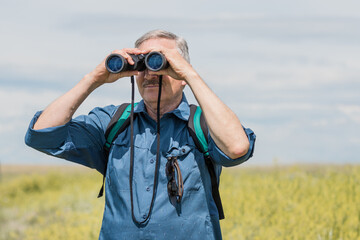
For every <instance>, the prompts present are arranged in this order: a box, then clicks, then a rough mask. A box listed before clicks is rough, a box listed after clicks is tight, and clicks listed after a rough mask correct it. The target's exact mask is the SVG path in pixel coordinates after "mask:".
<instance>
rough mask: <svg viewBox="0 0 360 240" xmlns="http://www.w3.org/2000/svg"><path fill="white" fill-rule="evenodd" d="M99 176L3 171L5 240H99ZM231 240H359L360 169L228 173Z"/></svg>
mask: <svg viewBox="0 0 360 240" xmlns="http://www.w3.org/2000/svg"><path fill="white" fill-rule="evenodd" d="M101 180H102V176H101V175H100V174H98V173H97V172H95V171H93V170H87V169H85V168H79V167H73V166H72V167H25V166H2V168H1V178H0V183H1V185H0V192H1V198H0V239H1V240H12V239H25V240H30V239H36V240H42V239H53V240H57V239H97V237H98V234H99V231H100V226H101V220H102V212H103V208H104V199H103V198H102V199H97V198H96V195H97V193H98V190H99V187H100V183H101ZM220 192H221V196H222V201H223V205H224V211H225V216H226V219H225V220H222V221H221V227H222V232H223V238H224V239H225V240H226V239H240V240H241V239H251V240H253V239H276V240H277V239H306V240H308V239H315V240H321V239H328V240H333V239H349V240H356V239H360V166H359V165H347V166H345V165H344V166H327V165H319V166H286V167H281V166H273V167H267V168H256V167H246V166H245V167H244V165H243V166H241V167H238V168H225V169H224V170H223V174H222V177H221V187H220Z"/></svg>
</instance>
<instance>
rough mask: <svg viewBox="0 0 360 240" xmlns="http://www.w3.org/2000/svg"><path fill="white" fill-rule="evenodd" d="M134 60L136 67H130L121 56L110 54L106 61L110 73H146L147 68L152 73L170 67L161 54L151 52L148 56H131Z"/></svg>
mask: <svg viewBox="0 0 360 240" xmlns="http://www.w3.org/2000/svg"><path fill="white" fill-rule="evenodd" d="M129 55H130V56H131V58H132V59H133V60H134V65H130V64H129V63H128V62H127V61H126V59H125V58H124V57H123V56H121V55H120V54H117V53H113V54H110V55H109V56H108V57H107V58H106V61H105V66H106V69H107V70H108V71H109V72H110V73H119V72H124V71H144V70H145V69H146V68H147V69H149V70H150V71H154V72H157V71H160V70H162V69H165V68H167V67H168V66H169V63H168V62H167V61H166V58H165V57H164V55H163V54H162V53H160V52H156V51H153V52H150V53H148V54H139V55H135V54H129Z"/></svg>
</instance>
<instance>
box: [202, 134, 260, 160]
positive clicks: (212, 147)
mask: <svg viewBox="0 0 360 240" xmlns="http://www.w3.org/2000/svg"><path fill="white" fill-rule="evenodd" d="M244 131H245V133H246V135H247V137H248V139H249V143H250V146H249V150H248V152H247V153H246V154H245V155H244V156H242V157H240V158H236V159H231V158H230V157H228V156H227V155H226V154H225V153H224V152H223V151H221V150H220V148H219V147H218V146H216V144H215V142H214V140H213V139H212V138H211V136H210V134H209V135H208V138H209V154H210V156H211V158H212V159H213V161H214V162H215V163H216V164H218V165H221V166H224V167H232V166H236V165H239V164H241V163H243V162H245V161H246V160H248V159H249V158H251V157H252V155H253V152H254V147H255V140H256V135H255V133H254V132H253V131H252V130H251V129H250V128H244Z"/></svg>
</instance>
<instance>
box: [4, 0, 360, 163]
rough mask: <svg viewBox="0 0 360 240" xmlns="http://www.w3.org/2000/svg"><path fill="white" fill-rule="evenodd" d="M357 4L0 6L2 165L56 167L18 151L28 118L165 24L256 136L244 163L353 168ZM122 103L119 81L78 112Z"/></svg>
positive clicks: (357, 109)
mask: <svg viewBox="0 0 360 240" xmlns="http://www.w3.org/2000/svg"><path fill="white" fill-rule="evenodd" d="M359 9H360V3H359V2H358V1H341V2H340V1H325V0H322V1H297V2H293V1H285V0H284V1H265V0H257V1H246V2H245V1H235V0H233V1H221V2H219V1H206V0H200V1H188V0H183V1H178V2H175V1H156V2H154V1H129V2H123V1H101V2H100V1H79V0H72V1H67V0H66V1H61V2H60V1H54V2H52V1H44V0H39V1H16V0H15V1H1V2H0V35H1V38H0V39H1V40H0V41H1V44H0V53H1V54H0V72H1V74H0V100H1V101H0V110H1V115H0V162H1V163H27V164H37V163H47V164H59V163H63V161H62V160H56V159H54V158H50V157H48V156H44V155H43V154H41V153H38V152H36V151H34V150H32V149H29V148H27V147H26V146H25V144H24V141H23V139H24V134H25V132H26V129H27V126H28V123H29V121H30V119H31V118H32V116H33V114H34V113H35V112H36V111H37V110H41V109H43V108H45V107H46V106H47V105H48V104H49V103H50V102H51V101H53V100H54V99H55V98H57V97H59V96H60V95H62V94H63V93H65V92H66V91H67V90H69V89H70V88H71V87H72V86H74V85H75V84H76V83H77V82H78V81H79V80H80V79H81V78H82V77H83V76H84V75H85V74H86V73H88V72H90V71H91V70H92V69H93V68H94V67H96V65H97V64H98V63H100V62H101V60H102V59H103V58H105V57H106V55H107V54H108V53H110V52H111V51H112V50H114V49H121V48H124V47H132V46H133V44H134V41H135V40H136V39H137V38H138V37H139V36H140V35H142V34H143V33H145V32H147V31H149V30H152V29H165V30H169V31H172V32H174V33H176V34H178V35H182V36H183V37H184V38H185V39H186V40H187V41H188V43H189V48H190V57H191V63H192V65H193V66H194V68H195V69H196V70H197V71H198V72H199V73H200V75H201V76H202V77H203V78H204V80H205V81H206V82H207V84H208V85H209V86H210V87H211V88H212V89H213V90H214V91H215V92H216V93H217V95H218V96H219V97H220V98H221V99H222V100H223V101H224V102H225V103H226V104H228V105H229V106H230V107H231V108H232V109H233V111H234V112H235V113H236V114H237V115H238V117H239V118H240V120H241V121H242V123H243V124H244V125H245V126H246V127H250V128H252V129H253V130H254V131H255V132H256V134H257V136H258V138H257V143H256V149H255V154H254V157H253V158H252V159H251V161H250V162H249V163H248V164H254V165H260V164H272V163H273V160H274V159H277V161H278V162H279V163H281V164H291V163H360V157H359V156H360V150H359V149H360V94H359V92H360V81H359V78H360V54H359V53H360V45H359V42H360V30H359V29H360V28H359V26H360V11H359ZM186 94H187V96H188V99H189V100H190V101H191V102H195V100H194V98H193V97H192V96H191V92H189V89H187V90H186ZM137 98H138V99H139V97H138V96H137ZM129 99H130V84H129V80H128V79H121V80H120V81H118V82H116V83H115V84H113V85H107V86H103V87H101V88H99V89H97V90H96V91H95V92H94V93H93V94H92V95H91V96H90V97H89V98H88V99H87V100H86V101H85V103H84V104H83V105H82V106H81V107H80V109H79V110H78V112H77V113H76V115H79V114H86V113H87V112H89V111H90V110H91V109H92V108H93V107H96V106H105V105H108V104H120V103H122V102H124V101H129Z"/></svg>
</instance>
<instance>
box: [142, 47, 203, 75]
mask: <svg viewBox="0 0 360 240" xmlns="http://www.w3.org/2000/svg"><path fill="white" fill-rule="evenodd" d="M152 51H158V52H161V53H162V54H163V55H164V56H165V58H166V60H167V61H168V63H169V67H168V68H166V69H163V70H160V71H158V72H152V71H149V74H155V75H168V76H170V77H172V78H174V79H176V80H183V81H187V79H189V78H191V77H192V76H195V75H197V73H196V72H195V70H194V69H193V67H192V66H191V64H190V63H188V62H187V61H186V60H185V59H184V58H183V56H182V55H181V54H180V53H179V51H178V50H177V49H169V48H151V49H147V50H146V51H144V52H143V53H144V54H146V53H149V52H152Z"/></svg>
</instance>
